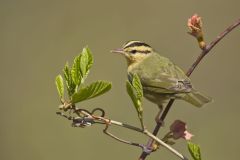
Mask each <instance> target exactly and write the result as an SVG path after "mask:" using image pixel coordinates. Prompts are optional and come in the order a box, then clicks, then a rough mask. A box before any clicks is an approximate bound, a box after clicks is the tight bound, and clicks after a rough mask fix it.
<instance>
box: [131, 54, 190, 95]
mask: <svg viewBox="0 0 240 160" xmlns="http://www.w3.org/2000/svg"><path fill="white" fill-rule="evenodd" d="M131 74H137V75H138V76H139V77H140V79H141V83H142V85H143V89H144V90H147V91H151V92H155V93H166V94H167V93H186V92H190V91H191V89H192V85H191V82H190V79H189V78H188V77H187V76H186V75H185V73H184V72H183V71H182V70H181V69H180V68H179V67H178V66H176V65H175V64H173V63H172V62H171V61H170V60H169V59H167V58H164V57H153V58H149V59H147V60H146V61H144V62H143V63H142V64H139V66H138V67H136V68H135V69H133V70H132V72H131V73H130V79H131Z"/></svg>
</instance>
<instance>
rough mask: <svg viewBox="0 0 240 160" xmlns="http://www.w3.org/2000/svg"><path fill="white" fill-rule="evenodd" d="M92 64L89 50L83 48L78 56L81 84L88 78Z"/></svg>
mask: <svg viewBox="0 0 240 160" xmlns="http://www.w3.org/2000/svg"><path fill="white" fill-rule="evenodd" d="M92 64H93V57H92V53H91V51H90V49H89V48H88V47H85V48H84V49H83V51H82V53H81V55H80V74H81V77H82V79H81V83H83V82H84V80H85V79H86V77H87V76H88V73H89V70H90V68H91V67H92Z"/></svg>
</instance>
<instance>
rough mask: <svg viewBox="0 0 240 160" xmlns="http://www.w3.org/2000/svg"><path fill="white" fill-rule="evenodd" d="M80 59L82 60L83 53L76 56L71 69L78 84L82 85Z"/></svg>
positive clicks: (72, 75)
mask: <svg viewBox="0 0 240 160" xmlns="http://www.w3.org/2000/svg"><path fill="white" fill-rule="evenodd" d="M80 61H81V55H79V56H77V57H75V58H74V61H73V65H72V69H71V77H72V80H73V82H74V84H75V85H76V86H79V85H80V82H81V79H82V76H81V67H80V63H81V62H80Z"/></svg>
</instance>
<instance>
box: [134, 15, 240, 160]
mask: <svg viewBox="0 0 240 160" xmlns="http://www.w3.org/2000/svg"><path fill="white" fill-rule="evenodd" d="M239 25H240V19H238V20H237V21H236V22H234V23H233V24H232V25H230V26H229V27H228V28H227V29H225V30H224V31H223V32H222V33H221V34H219V36H218V37H217V38H216V39H215V40H213V41H212V42H211V43H210V44H209V45H207V46H206V48H204V49H203V50H202V52H201V54H200V55H199V56H198V58H197V60H196V61H195V62H194V63H193V64H192V65H191V67H190V68H189V69H188V71H187V73H186V75H187V76H188V77H189V76H190V75H191V74H192V72H193V71H194V70H195V68H196V67H197V66H198V64H199V63H200V62H201V61H202V59H203V57H205V56H206V55H207V54H208V53H209V51H210V50H211V49H212V48H213V47H214V46H215V45H216V44H217V43H218V42H219V41H220V40H222V39H223V37H225V36H226V35H227V34H228V33H230V32H231V31H232V30H233V29H234V28H236V27H237V26H239ZM173 103H174V99H171V100H170V101H169V102H168V104H167V106H166V108H165V109H164V111H163V113H162V115H161V117H160V122H163V121H164V119H165V118H166V116H167V114H168V112H169V110H170V108H171V106H172V104H173ZM161 127H162V123H157V124H156V126H155V128H154V130H153V135H155V136H156V135H157V134H158V132H159V130H160V128H161ZM152 143H153V141H152V139H149V141H148V144H147V145H148V146H147V147H151V146H152ZM148 155H149V153H146V152H142V154H141V156H140V157H139V160H144V159H145V158H146V157H147V156H148Z"/></svg>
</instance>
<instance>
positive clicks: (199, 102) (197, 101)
mask: <svg viewBox="0 0 240 160" xmlns="http://www.w3.org/2000/svg"><path fill="white" fill-rule="evenodd" d="M182 99H183V100H185V101H187V102H188V103H191V104H192V105H194V106H196V107H202V106H203V105H204V104H206V103H209V102H211V101H212V98H210V97H208V96H205V95H203V94H201V93H200V92H198V91H196V90H192V91H191V92H190V93H187V94H185V95H184V96H183V97H182Z"/></svg>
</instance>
